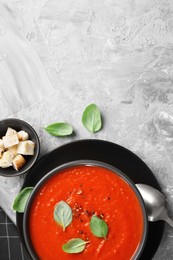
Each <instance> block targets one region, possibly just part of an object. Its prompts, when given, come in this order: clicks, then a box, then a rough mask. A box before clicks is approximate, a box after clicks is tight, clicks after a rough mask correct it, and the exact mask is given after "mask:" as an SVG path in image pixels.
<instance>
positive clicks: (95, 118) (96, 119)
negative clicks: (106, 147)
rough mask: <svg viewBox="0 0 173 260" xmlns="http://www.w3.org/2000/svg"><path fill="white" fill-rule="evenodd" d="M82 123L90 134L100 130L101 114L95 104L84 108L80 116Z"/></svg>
mask: <svg viewBox="0 0 173 260" xmlns="http://www.w3.org/2000/svg"><path fill="white" fill-rule="evenodd" d="M82 123H83V125H84V126H85V127H86V128H87V129H88V130H89V131H90V132H92V133H95V132H97V131H99V130H100V129H101V126H102V120H101V114H100V110H99V108H98V107H97V106H96V105H95V104H90V105H88V106H87V107H86V108H85V110H84V112H83V115H82Z"/></svg>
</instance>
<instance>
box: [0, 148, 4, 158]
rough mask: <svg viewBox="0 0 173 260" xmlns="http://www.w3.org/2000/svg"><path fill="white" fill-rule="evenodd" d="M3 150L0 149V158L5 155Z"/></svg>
mask: <svg viewBox="0 0 173 260" xmlns="http://www.w3.org/2000/svg"><path fill="white" fill-rule="evenodd" d="M3 151H4V150H3V149H2V148H0V158H1V157H2V155H3Z"/></svg>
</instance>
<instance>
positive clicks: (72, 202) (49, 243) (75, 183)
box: [29, 165, 144, 260]
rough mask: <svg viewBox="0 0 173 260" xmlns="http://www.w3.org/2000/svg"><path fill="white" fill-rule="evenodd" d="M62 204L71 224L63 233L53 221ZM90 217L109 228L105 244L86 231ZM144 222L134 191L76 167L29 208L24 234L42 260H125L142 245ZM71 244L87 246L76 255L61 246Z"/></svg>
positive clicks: (113, 177) (95, 169)
mask: <svg viewBox="0 0 173 260" xmlns="http://www.w3.org/2000/svg"><path fill="white" fill-rule="evenodd" d="M62 200H63V201H65V202H66V203H67V204H68V205H69V206H70V207H71V209H72V212H73V220H72V222H71V224H70V225H69V226H68V227H66V229H65V231H63V228H62V227H61V226H60V225H58V224H57V223H56V222H55V220H54V217H53V212H54V207H55V205H56V204H57V203H58V202H60V201H62ZM93 215H96V216H97V217H99V218H101V219H103V220H104V221H105V222H106V223H107V226H108V234H107V236H106V239H105V238H99V237H96V236H94V235H93V234H92V232H91V230H90V226H89V223H90V220H91V217H92V216H93ZM143 230H144V220H143V213H142V208H141V205H140V202H139V199H138V197H137V195H136V194H135V191H134V190H133V189H132V187H131V186H130V185H129V184H128V183H127V182H126V181H125V180H124V179H123V178H121V177H120V176H119V175H118V174H116V173H113V172H112V171H111V170H109V169H107V168H104V167H100V166H94V165H93V166H89V165H88V166H87V165H78V166H72V167H69V168H66V169H63V170H61V171H60V172H58V173H57V174H54V175H52V176H51V177H50V178H49V179H47V180H46V181H45V182H44V183H43V185H42V186H41V188H40V189H39V191H38V192H37V194H36V196H35V197H34V200H33V202H32V205H31V208H30V214H29V232H30V238H31V241H32V245H33V247H34V249H35V251H36V253H37V255H38V258H39V259H41V260H55V259H61V260H65V259H67V260H68V259H90V260H92V259H101V260H102V259H105V260H107V259H108V260H114V259H117V260H130V259H132V258H133V255H134V253H135V252H136V250H137V249H138V246H139V244H140V242H141V239H142V234H143ZM72 238H81V239H83V240H85V241H89V243H87V244H86V247H85V249H84V250H83V251H82V252H80V253H74V254H69V253H66V252H64V251H63V250H62V245H63V244H65V243H67V242H68V241H69V240H70V239H72Z"/></svg>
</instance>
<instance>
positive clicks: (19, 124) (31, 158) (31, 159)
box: [0, 118, 40, 177]
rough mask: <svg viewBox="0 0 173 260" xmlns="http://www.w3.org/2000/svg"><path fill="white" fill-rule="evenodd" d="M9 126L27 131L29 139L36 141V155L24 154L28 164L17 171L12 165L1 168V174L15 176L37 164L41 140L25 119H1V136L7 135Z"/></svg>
mask: <svg viewBox="0 0 173 260" xmlns="http://www.w3.org/2000/svg"><path fill="white" fill-rule="evenodd" d="M8 127H11V128H13V129H14V130H16V131H17V132H18V131H21V130H24V131H26V132H27V133H28V134H29V140H31V141H33V142H34V143H35V149H34V155H27V156H24V157H25V160H26V164H25V165H24V166H23V167H22V168H21V169H19V170H18V171H17V170H15V169H14V168H13V167H12V166H10V167H8V168H0V175H2V176H5V177H14V176H18V175H21V174H24V173H27V172H28V171H29V170H30V169H31V167H32V166H33V165H34V164H35V162H36V160H37V159H38V156H39V152H40V142H39V138H38V135H37V133H36V131H35V130H34V129H33V128H32V126H30V125H29V124H28V123H26V122H25V121H23V120H20V119H16V118H8V119H4V120H1V121H0V138H2V137H3V136H4V135H5V133H6V131H7V128H8Z"/></svg>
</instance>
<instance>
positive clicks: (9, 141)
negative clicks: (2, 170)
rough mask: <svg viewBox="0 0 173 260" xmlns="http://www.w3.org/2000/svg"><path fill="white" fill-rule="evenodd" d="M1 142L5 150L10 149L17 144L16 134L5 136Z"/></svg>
mask: <svg viewBox="0 0 173 260" xmlns="http://www.w3.org/2000/svg"><path fill="white" fill-rule="evenodd" d="M2 140H3V143H4V147H5V148H8V147H11V146H13V145H15V144H18V143H19V139H18V137H17V134H12V135H5V136H3V137H2Z"/></svg>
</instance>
